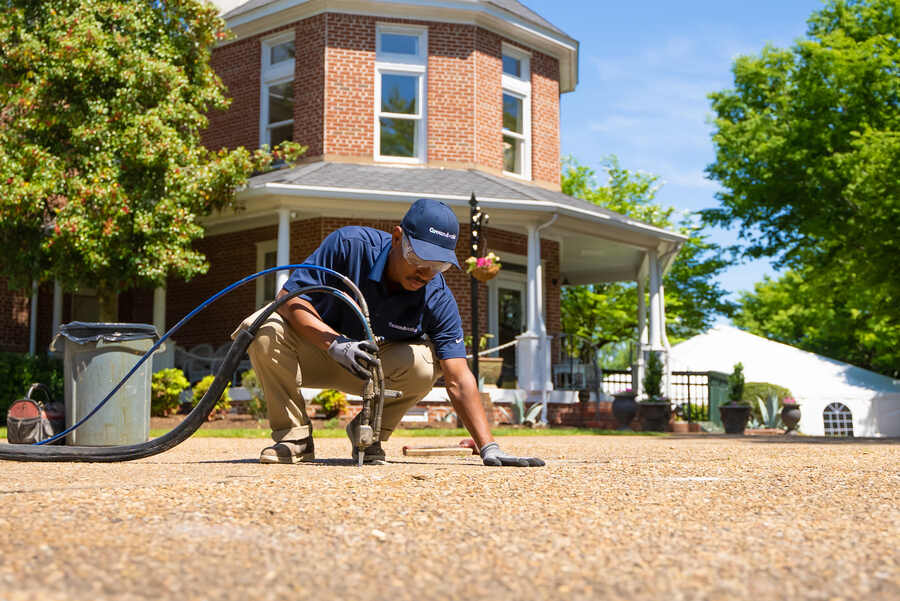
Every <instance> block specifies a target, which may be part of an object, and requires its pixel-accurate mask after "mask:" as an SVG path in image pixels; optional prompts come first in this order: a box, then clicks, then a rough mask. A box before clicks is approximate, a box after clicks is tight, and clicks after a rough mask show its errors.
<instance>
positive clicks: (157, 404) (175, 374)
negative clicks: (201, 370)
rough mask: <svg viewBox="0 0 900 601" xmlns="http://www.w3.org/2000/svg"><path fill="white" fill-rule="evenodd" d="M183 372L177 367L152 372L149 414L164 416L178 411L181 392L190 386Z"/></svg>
mask: <svg viewBox="0 0 900 601" xmlns="http://www.w3.org/2000/svg"><path fill="white" fill-rule="evenodd" d="M190 385H191V383H190V382H188V380H187V378H185V377H184V372H182V371H181V370H180V369H177V368H174V367H173V368H170V369H162V370H160V371H158V372H156V373H155V374H153V383H152V384H151V385H150V415H155V416H157V417H165V416H167V415H170V414H172V413H175V412H177V411H178V405H179V404H180V401H181V393H182V392H183V391H184V390H185V389H186V388H187V387H188V386H190Z"/></svg>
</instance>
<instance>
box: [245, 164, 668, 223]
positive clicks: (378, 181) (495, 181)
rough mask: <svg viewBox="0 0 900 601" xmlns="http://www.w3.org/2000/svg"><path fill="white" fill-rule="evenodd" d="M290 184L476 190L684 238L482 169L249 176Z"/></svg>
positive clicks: (325, 168)
mask: <svg viewBox="0 0 900 601" xmlns="http://www.w3.org/2000/svg"><path fill="white" fill-rule="evenodd" d="M279 186H285V187H286V188H289V187H294V188H295V189H305V190H306V191H307V192H308V193H315V192H316V191H317V190H318V191H328V192H329V193H339V194H343V193H347V194H357V193H363V194H365V195H376V196H377V195H378V194H379V193H382V194H385V195H389V194H394V193H399V194H409V195H419V196H429V197H435V198H447V197H456V198H461V197H463V198H468V196H469V195H470V194H472V193H474V194H475V196H476V197H477V198H478V199H479V200H480V201H482V202H486V201H491V200H494V201H503V202H504V203H506V204H507V205H508V206H515V205H516V204H517V203H521V204H522V209H523V210H529V208H530V209H531V210H534V208H535V207H536V206H537V205H544V206H546V205H547V203H552V205H556V206H557V207H560V208H562V209H571V210H573V212H576V213H577V214H580V215H581V216H582V217H586V218H588V219H591V217H593V219H599V220H602V221H603V222H606V223H610V222H612V223H618V224H621V225H623V226H628V227H634V226H636V225H637V226H638V227H639V228H640V229H645V230H653V231H656V232H658V233H659V234H662V235H663V236H664V237H667V238H668V237H671V238H673V239H681V238H682V236H680V235H679V234H675V233H673V232H667V231H665V230H661V229H659V228H655V227H653V226H650V225H647V224H641V223H640V222H638V221H635V220H634V219H632V218H630V217H626V216H625V215H621V214H619V213H616V212H614V211H610V210H609V209H605V208H603V207H598V206H597V205H595V204H592V203H589V202H587V201H584V200H582V199H580V198H575V197H572V196H568V195H566V194H563V193H562V192H558V191H554V190H548V189H546V188H542V187H540V186H536V185H534V184H529V183H526V182H524V181H523V182H519V181H516V180H514V179H512V178H509V177H501V176H498V175H492V174H490V173H486V172H484V171H479V170H477V169H447V168H439V167H397V166H383V165H360V164H355V163H332V162H328V161H317V162H313V163H307V164H302V165H298V166H296V167H293V168H289V169H277V170H275V171H270V172H268V173H264V174H262V175H257V176H255V177H252V178H250V181H249V182H248V188H249V189H250V190H254V189H256V190H262V189H265V188H269V189H272V188H277V187H279Z"/></svg>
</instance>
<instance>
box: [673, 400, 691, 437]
mask: <svg viewBox="0 0 900 601" xmlns="http://www.w3.org/2000/svg"><path fill="white" fill-rule="evenodd" d="M673 413H674V414H675V421H673V422H672V432H674V433H676V434H687V433H688V432H690V431H691V429H690V424H688V421H687V415H685V414H686V410H685V408H684V405H676V406H675V410H674V411H673Z"/></svg>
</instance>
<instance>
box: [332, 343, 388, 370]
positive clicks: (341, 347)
mask: <svg viewBox="0 0 900 601" xmlns="http://www.w3.org/2000/svg"><path fill="white" fill-rule="evenodd" d="M377 352H378V347H377V346H375V344H374V343H373V342H372V341H371V340H350V339H349V338H347V337H346V336H338V337H337V338H335V339H334V340H333V341H332V342H331V344H330V345H329V346H328V354H329V356H331V358H332V359H334V360H335V361H337V362H338V363H340V364H341V367H343V368H344V369H346V370H347V371H349V372H350V373H351V374H353V375H354V376H356V377H357V378H359V379H360V380H366V379H368V377H369V369H370V368H371V367H372V366H373V365H374V364H375V353H377Z"/></svg>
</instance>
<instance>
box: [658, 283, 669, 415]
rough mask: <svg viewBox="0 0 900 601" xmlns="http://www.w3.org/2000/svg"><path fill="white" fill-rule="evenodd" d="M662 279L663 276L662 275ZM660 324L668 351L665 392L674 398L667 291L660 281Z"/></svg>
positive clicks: (663, 340) (665, 369)
mask: <svg viewBox="0 0 900 601" xmlns="http://www.w3.org/2000/svg"><path fill="white" fill-rule="evenodd" d="M660 280H662V278H661V277H660ZM659 324H660V333H661V334H662V346H663V348H664V349H665V351H666V354H665V358H664V359H663V394H664V395H666V397H667V398H670V399H671V398H672V362H671V361H670V358H671V356H672V353H671V352H670V351H671V350H672V345H671V344H669V335H668V334H667V333H666V292H665V286H663V285H662V282H661V281H660V284H659Z"/></svg>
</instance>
